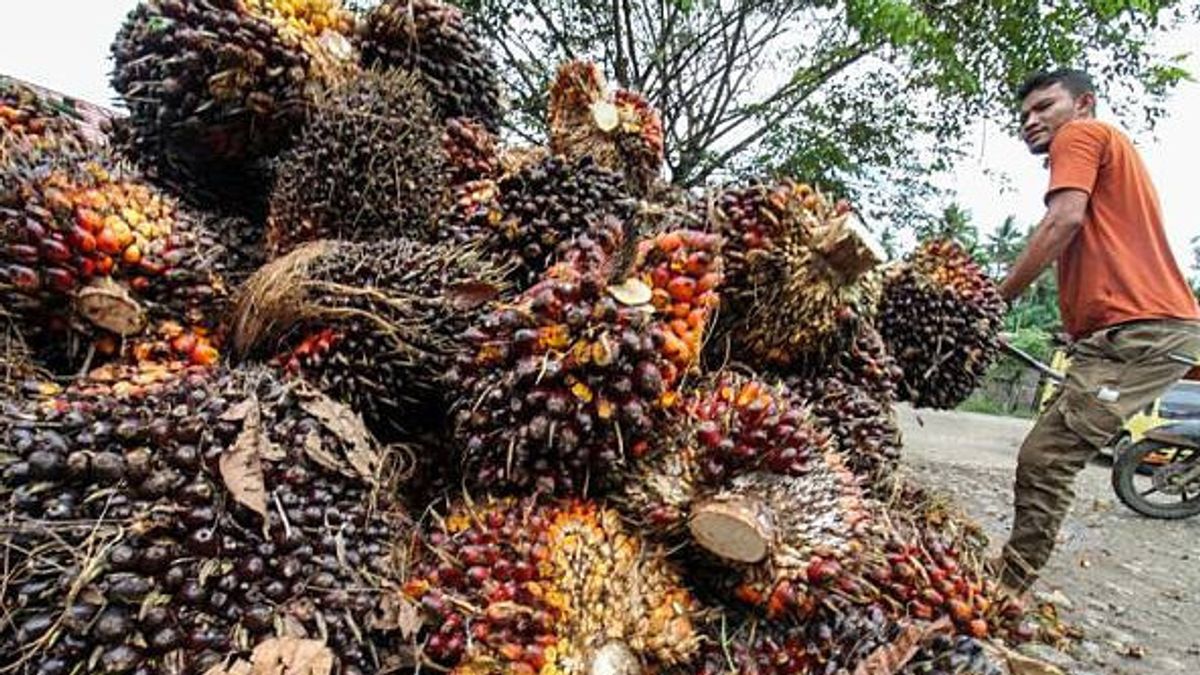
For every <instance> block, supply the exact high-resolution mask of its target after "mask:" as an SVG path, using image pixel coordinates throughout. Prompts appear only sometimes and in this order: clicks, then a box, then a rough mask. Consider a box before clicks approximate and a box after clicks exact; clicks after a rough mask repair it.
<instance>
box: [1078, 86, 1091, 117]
mask: <svg viewBox="0 0 1200 675" xmlns="http://www.w3.org/2000/svg"><path fill="white" fill-rule="evenodd" d="M1075 112H1076V113H1079V114H1083V115H1087V116H1089V117H1095V116H1096V95H1095V94H1093V93H1092V92H1090V91H1085V92H1083V93H1082V94H1080V95H1079V96H1076V97H1075Z"/></svg>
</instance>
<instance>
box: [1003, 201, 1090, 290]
mask: <svg viewBox="0 0 1200 675" xmlns="http://www.w3.org/2000/svg"><path fill="white" fill-rule="evenodd" d="M1089 198H1090V195H1088V193H1086V192H1084V191H1083V190H1075V189H1066V190H1059V191H1058V192H1055V193H1053V194H1051V195H1050V197H1049V198H1048V199H1047V200H1046V206H1047V210H1046V215H1045V216H1043V217H1042V222H1041V223H1039V224H1038V226H1037V229H1036V230H1034V232H1033V236H1032V237H1030V238H1029V245H1028V246H1026V247H1025V250H1024V251H1022V252H1021V255H1020V256H1018V257H1017V262H1016V263H1015V264H1014V265H1013V268H1012V271H1011V272H1009V273H1008V278H1007V279H1005V280H1004V283H1002V284H1000V289H999V290H1000V296H1001V297H1003V298H1004V300H1005V301H1006V302H1008V303H1009V304H1011V303H1012V301H1013V300H1014V299H1016V298H1017V297H1018V296H1019V295H1021V293H1023V292H1025V289H1026V288H1029V284H1032V283H1033V281H1034V280H1035V279H1037V278H1038V276H1040V275H1041V273H1042V272H1043V271H1045V269H1046V268H1047V267H1049V266H1050V265H1051V263H1053V262H1054V261H1055V260H1057V259H1058V256H1059V255H1061V254H1062V252H1063V250H1065V249H1066V248H1067V245H1068V244H1070V243H1071V241H1072V240H1074V239H1075V235H1076V234H1078V233H1079V228H1080V227H1082V226H1083V221H1084V218H1085V217H1086V216H1087V205H1088V199H1089Z"/></svg>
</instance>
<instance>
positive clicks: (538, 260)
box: [441, 157, 635, 288]
mask: <svg viewBox="0 0 1200 675" xmlns="http://www.w3.org/2000/svg"><path fill="white" fill-rule="evenodd" d="M634 208H635V204H634V202H633V200H632V199H631V198H630V197H629V195H628V194H627V193H626V192H625V190H624V188H623V187H622V186H621V179H620V177H619V176H617V175H616V174H613V173H611V172H609V171H606V170H604V169H602V168H600V167H598V166H596V165H595V164H594V163H593V162H592V161H591V160H590V159H583V160H580V161H578V162H574V163H568V162H566V161H564V160H563V159H561V158H558V157H549V158H545V159H542V160H541V161H538V162H536V163H533V164H528V165H526V166H524V167H522V168H521V169H519V170H518V171H517V172H516V173H513V174H509V175H507V176H505V177H504V178H501V179H500V180H499V181H495V182H493V181H490V180H481V181H471V182H469V183H466V184H464V185H461V186H459V187H458V189H456V190H455V199H454V204H453V206H452V207H451V209H450V212H449V213H448V214H447V216H446V217H445V218H444V219H443V223H442V225H441V229H442V237H443V238H447V239H453V240H455V241H459V242H464V243H474V242H478V243H480V244H481V245H482V246H484V247H485V248H486V249H488V250H489V251H491V252H493V253H494V254H495V255H496V256H497V257H498V258H499V259H501V260H503V261H505V262H507V261H509V260H512V261H515V262H517V263H518V265H517V268H516V269H515V270H514V283H515V284H516V285H517V286H518V287H520V288H527V287H528V286H530V285H532V284H533V283H534V282H535V281H537V279H538V278H539V276H540V275H541V274H542V273H543V272H544V271H545V270H546V268H547V267H549V266H550V265H552V264H553V263H554V261H555V260H556V259H559V258H561V257H562V256H563V255H564V251H565V249H566V248H567V247H569V246H570V245H571V243H572V241H573V240H574V239H575V238H576V237H578V236H579V235H581V234H584V233H588V232H591V233H593V235H594V234H595V233H596V232H597V231H598V230H603V229H605V221H606V220H607V219H609V218H613V219H616V220H617V221H620V222H621V223H625V222H627V221H629V219H630V217H631V216H632V215H633V212H634Z"/></svg>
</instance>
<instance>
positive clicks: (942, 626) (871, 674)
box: [854, 617, 953, 675]
mask: <svg viewBox="0 0 1200 675" xmlns="http://www.w3.org/2000/svg"><path fill="white" fill-rule="evenodd" d="M952 628H953V626H952V625H951V623H950V619H949V618H947V617H942V618H941V619H939V620H938V621H936V622H934V623H931V624H922V625H914V624H908V625H906V626H904V627H903V628H902V629H901V631H900V634H899V635H897V636H896V639H895V640H892V642H891V643H889V644H886V645H884V646H882V647H879V648H878V649H876V650H875V651H873V652H871V655H870V656H868V657H867V658H866V659H863V661H862V662H860V663H859V664H858V667H857V668H855V669H854V675H896V673H899V672H900V671H902V670H903V669H904V666H905V665H906V664H907V663H908V662H909V661H911V660H912V657H913V655H915V654H916V653H917V650H919V649H920V648H921V643H922V642H924V641H925V640H926V639H927V638H929V637H930V636H932V635H935V634H937V633H945V632H949V631H950V630H952Z"/></svg>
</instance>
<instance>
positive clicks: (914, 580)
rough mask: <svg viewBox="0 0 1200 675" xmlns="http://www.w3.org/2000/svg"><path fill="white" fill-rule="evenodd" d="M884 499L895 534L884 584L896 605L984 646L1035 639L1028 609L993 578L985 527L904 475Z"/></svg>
mask: <svg viewBox="0 0 1200 675" xmlns="http://www.w3.org/2000/svg"><path fill="white" fill-rule="evenodd" d="M880 499H881V500H883V501H884V503H885V504H887V506H888V509H889V514H890V516H891V523H892V533H891V536H890V537H889V540H888V542H887V544H886V546H887V550H888V555H887V562H888V565H889V568H890V570H888V571H883V572H884V574H883V576H882V577H880V578H878V579H877V582H878V583H879V584H880V586H881V587H883V586H885V585H888V584H891V585H890V587H889V589H890V591H891V596H892V598H893V599H896V600H900V601H903V602H905V603H906V605H905V606H906V609H907V611H908V612H909V614H910V615H912V616H914V617H916V618H921V619H927V618H930V617H933V618H939V617H942V616H948V617H949V618H950V619H951V620H952V621H953V624H954V627H955V629H956V630H957V632H958V633H959V634H963V635H969V636H971V637H974V638H978V639H983V638H986V637H998V638H1001V639H1003V640H1005V641H1006V642H1009V643H1012V644H1016V643H1019V642H1023V641H1027V640H1028V639H1029V638H1030V637H1031V635H1032V632H1031V631H1030V630H1029V629H1028V625H1027V624H1024V623H1023V622H1024V620H1025V618H1026V616H1025V612H1024V610H1023V609H1022V607H1021V606H1020V605H1019V604H1017V603H1015V602H1013V600H1012V599H1011V598H1006V597H1005V596H1004V594H1002V593H1001V592H999V587H998V586H997V583H996V581H995V580H994V579H991V578H990V577H989V576H988V575H987V574H986V573H985V569H984V565H983V560H984V558H985V557H986V556H987V547H988V540H987V535H986V534H985V533H984V532H983V529H982V528H981V527H980V526H979V524H978V523H975V522H974V521H972V520H971V519H970V518H968V517H967V516H966V515H965V514H963V513H962V512H961V511H960V510H959V509H957V508H955V507H954V506H953V504H952V503H951V502H950V501H949V500H948V499H947V498H946V497H945V496H943V495H940V494H938V493H935V492H932V491H930V490H927V489H926V488H924V487H922V486H920V485H917V484H915V483H913V482H912V481H911V479H909V478H908V477H906V476H903V475H897V476H896V477H895V478H894V479H893V480H892V481H891V482H890V494H887V495H881V496H880ZM877 571H882V570H877ZM897 582H898V583H897Z"/></svg>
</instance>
